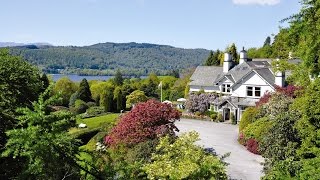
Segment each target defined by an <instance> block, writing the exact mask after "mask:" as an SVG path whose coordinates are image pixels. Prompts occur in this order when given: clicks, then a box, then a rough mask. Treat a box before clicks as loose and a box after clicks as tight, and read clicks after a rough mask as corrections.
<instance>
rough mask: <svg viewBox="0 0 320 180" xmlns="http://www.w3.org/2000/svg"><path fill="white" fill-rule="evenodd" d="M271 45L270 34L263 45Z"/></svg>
mask: <svg viewBox="0 0 320 180" xmlns="http://www.w3.org/2000/svg"><path fill="white" fill-rule="evenodd" d="M270 45H271V38H270V36H268V37H267V38H266V40H265V41H264V43H263V47H265V46H270Z"/></svg>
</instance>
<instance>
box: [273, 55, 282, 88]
mask: <svg viewBox="0 0 320 180" xmlns="http://www.w3.org/2000/svg"><path fill="white" fill-rule="evenodd" d="M277 61H279V58H277ZM284 80H285V73H284V72H280V71H277V72H275V80H274V84H275V85H277V86H279V87H284Z"/></svg>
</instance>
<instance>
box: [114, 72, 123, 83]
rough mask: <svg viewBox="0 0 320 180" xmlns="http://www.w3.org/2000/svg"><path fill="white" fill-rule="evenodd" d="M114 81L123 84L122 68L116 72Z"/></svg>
mask: <svg viewBox="0 0 320 180" xmlns="http://www.w3.org/2000/svg"><path fill="white" fill-rule="evenodd" d="M114 83H115V84H116V85H117V86H120V85H122V84H123V77H122V74H121V72H120V70H119V69H118V70H117V72H116V74H115V77H114Z"/></svg>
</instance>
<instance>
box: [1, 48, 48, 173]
mask: <svg viewBox="0 0 320 180" xmlns="http://www.w3.org/2000/svg"><path fill="white" fill-rule="evenodd" d="M45 86H46V84H45V83H44V82H42V81H41V78H40V73H39V71H38V70H37V69H36V67H33V66H32V65H30V64H29V63H27V62H25V61H23V60H22V59H21V57H18V56H11V55H9V53H8V50H6V49H0V153H1V152H2V151H3V150H4V145H5V143H6V140H7V136H6V134H5V132H6V131H7V130H9V129H12V128H13V127H15V125H16V123H17V121H16V120H15V116H16V112H15V110H16V108H18V107H26V106H28V107H31V102H33V101H34V100H36V99H37V98H38V95H39V93H40V92H42V91H43V90H44V89H45ZM23 163H24V160H23V159H22V158H16V159H13V158H12V157H6V158H3V157H2V158H1V159H0V178H1V179H13V178H15V177H14V176H16V175H18V174H19V173H20V170H21V169H22V168H23Z"/></svg>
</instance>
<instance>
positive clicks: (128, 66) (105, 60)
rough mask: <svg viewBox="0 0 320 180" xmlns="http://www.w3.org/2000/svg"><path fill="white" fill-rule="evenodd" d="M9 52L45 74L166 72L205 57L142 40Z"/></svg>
mask: <svg viewBox="0 0 320 180" xmlns="http://www.w3.org/2000/svg"><path fill="white" fill-rule="evenodd" d="M10 50H11V53H12V54H15V55H21V56H22V57H24V58H25V59H26V60H27V61H29V62H31V63H32V64H35V65H37V66H39V67H41V68H42V69H43V70H44V72H47V73H76V74H87V75H112V74H114V72H115V70H116V69H121V71H122V73H123V74H126V75H146V74H148V73H150V72H155V73H157V74H166V73H168V72H170V71H171V70H174V69H178V70H181V69H185V68H190V67H196V66H197V65H199V64H201V63H202V62H203V61H204V60H205V59H206V58H207V56H208V54H209V51H208V50H205V49H183V48H175V47H172V46H167V45H157V44H146V43H142V44H139V43H134V42H132V43H100V44H95V45H91V46H83V47H76V46H35V45H28V46H22V47H11V48H10Z"/></svg>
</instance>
